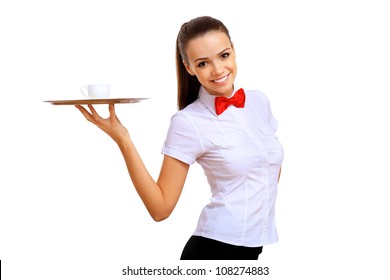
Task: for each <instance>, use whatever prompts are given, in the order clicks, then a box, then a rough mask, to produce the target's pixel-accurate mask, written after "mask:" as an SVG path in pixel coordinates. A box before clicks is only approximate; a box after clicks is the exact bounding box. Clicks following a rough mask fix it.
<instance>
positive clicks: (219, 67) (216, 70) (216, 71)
mask: <svg viewBox="0 0 390 280" xmlns="http://www.w3.org/2000/svg"><path fill="white" fill-rule="evenodd" d="M222 73H223V64H222V63H221V62H213V68H212V74H213V75H215V76H218V75H221V74H222Z"/></svg>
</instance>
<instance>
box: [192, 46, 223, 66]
mask: <svg viewBox="0 0 390 280" xmlns="http://www.w3.org/2000/svg"><path fill="white" fill-rule="evenodd" d="M229 49H230V48H226V49H224V50H223V51H221V52H220V53H218V55H221V54H223V53H224V52H226V51H227V50H229ZM205 59H207V57H199V58H197V59H195V60H194V63H195V62H197V61H198V60H205Z"/></svg>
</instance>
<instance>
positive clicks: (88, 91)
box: [80, 84, 110, 98]
mask: <svg viewBox="0 0 390 280" xmlns="http://www.w3.org/2000/svg"><path fill="white" fill-rule="evenodd" d="M80 90H81V93H82V94H83V95H84V96H85V97H87V98H107V97H109V96H110V85H109V84H94V85H88V86H83V87H81V88H80Z"/></svg>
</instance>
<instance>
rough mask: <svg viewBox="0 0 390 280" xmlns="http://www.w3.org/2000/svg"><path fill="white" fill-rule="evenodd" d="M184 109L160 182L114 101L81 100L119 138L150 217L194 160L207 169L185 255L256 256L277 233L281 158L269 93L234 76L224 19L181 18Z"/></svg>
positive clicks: (176, 192) (172, 200) (174, 192)
mask: <svg viewBox="0 0 390 280" xmlns="http://www.w3.org/2000/svg"><path fill="white" fill-rule="evenodd" d="M176 64H177V78H178V107H179V111H178V112H177V113H176V114H175V115H174V116H173V117H172V119H171V124H170V127H169V130H168V134H167V138H166V140H165V143H164V145H163V149H162V153H163V154H164V160H163V163H162V167H161V172H160V175H159V177H158V179H157V182H156V181H154V179H153V178H152V177H151V176H150V174H149V173H148V171H147V169H146V168H145V166H144V164H143V162H142V160H141V158H140V156H139V155H138V153H137V150H136V148H135V146H134V144H133V142H132V141H131V137H130V135H129V133H128V131H127V130H126V128H125V127H124V126H123V125H122V124H121V122H120V121H119V119H118V117H117V116H116V114H115V108H114V105H113V104H110V105H109V111H110V116H109V117H108V118H107V119H103V118H101V117H100V116H99V115H98V114H97V112H96V111H95V109H94V108H93V106H91V105H89V106H88V107H89V111H88V110H87V109H86V108H84V107H82V106H76V107H77V108H78V109H79V110H80V111H81V113H82V114H83V115H84V116H85V118H86V119H87V120H88V121H90V122H92V123H93V124H95V125H97V126H98V127H99V128H101V129H102V130H103V131H104V132H106V133H107V134H108V135H109V136H110V137H111V138H112V139H113V140H114V141H115V142H116V143H117V144H118V146H119V149H120V150H121V152H122V154H123V157H124V159H125V162H126V165H127V168H128V171H129V174H130V177H131V180H132V182H133V185H134V187H135V188H136V190H137V192H138V194H139V196H140V197H141V199H142V201H143V202H144V204H145V206H146V208H147V210H148V211H149V213H150V215H151V216H152V218H153V219H154V220H156V221H161V220H163V219H166V218H167V217H168V216H169V215H170V214H171V212H172V211H173V209H174V207H175V205H176V203H177V201H178V199H179V196H180V193H181V191H182V189H183V186H184V183H185V180H186V176H187V173H188V169H189V166H190V165H191V164H193V163H194V162H195V161H196V162H198V163H199V164H200V165H201V166H202V167H203V169H204V171H205V174H206V176H207V179H208V182H209V184H210V187H211V192H212V198H211V200H210V203H209V204H208V205H206V206H205V207H204V209H203V210H202V213H201V215H200V218H199V221H198V225H197V227H196V230H195V232H194V233H193V235H192V236H191V237H190V239H189V241H188V242H187V244H186V245H185V247H184V250H183V252H182V255H181V259H198V260H207V259H208V260H212V259H232V260H238V259H242V260H245V259H258V256H259V254H260V253H261V252H262V248H263V245H266V244H270V243H273V242H276V241H277V240H278V236H277V232H276V227H275V214H274V212H275V211H274V205H275V199H276V189H277V183H278V179H279V175H280V170H281V164H282V160H283V148H282V146H281V144H280V143H279V141H278V140H277V138H276V137H275V135H274V134H275V131H276V128H277V121H276V120H275V118H274V117H273V115H272V113H271V109H270V105H269V102H268V99H267V97H266V96H265V95H264V94H262V93H261V92H259V91H257V90H245V91H244V90H243V89H242V88H238V87H237V86H236V85H235V84H234V79H235V76H236V73H237V65H236V61H235V51H234V47H233V44H232V42H231V39H230V35H229V31H228V30H227V28H226V27H225V25H224V24H223V23H222V22H221V21H219V20H217V19H214V18H212V17H207V16H204V17H198V18H195V19H192V20H191V21H189V22H187V23H184V24H183V25H182V27H181V29H180V31H179V34H178V37H177V42H176Z"/></svg>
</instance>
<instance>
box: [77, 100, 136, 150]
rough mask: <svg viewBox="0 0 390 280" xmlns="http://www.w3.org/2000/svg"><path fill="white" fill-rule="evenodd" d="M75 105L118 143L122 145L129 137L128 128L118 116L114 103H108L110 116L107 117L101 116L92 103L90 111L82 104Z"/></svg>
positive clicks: (89, 106)
mask: <svg viewBox="0 0 390 280" xmlns="http://www.w3.org/2000/svg"><path fill="white" fill-rule="evenodd" d="M75 107H76V108H77V109H79V110H80V112H81V113H82V114H83V115H84V117H85V118H86V119H87V120H88V121H90V122H91V123H93V124H94V125H96V126H97V127H99V128H100V129H101V130H103V131H104V132H105V133H107V134H108V135H109V136H110V137H111V138H112V139H113V140H114V141H115V142H116V143H117V144H118V145H120V143H121V142H122V141H123V140H124V139H127V138H129V133H128V131H127V129H126V128H125V127H124V126H123V125H122V124H121V122H120V120H119V119H118V117H117V116H116V113H115V106H114V104H109V105H108V110H109V112H110V116H109V117H108V118H106V119H105V118H102V117H101V116H99V114H98V113H97V112H96V110H95V108H94V107H93V106H92V105H90V104H89V105H88V108H89V110H90V112H89V111H88V110H87V109H86V108H84V107H83V106H81V105H76V106H75Z"/></svg>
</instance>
